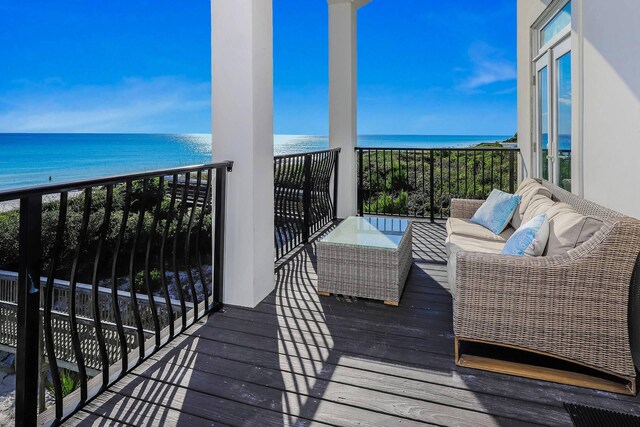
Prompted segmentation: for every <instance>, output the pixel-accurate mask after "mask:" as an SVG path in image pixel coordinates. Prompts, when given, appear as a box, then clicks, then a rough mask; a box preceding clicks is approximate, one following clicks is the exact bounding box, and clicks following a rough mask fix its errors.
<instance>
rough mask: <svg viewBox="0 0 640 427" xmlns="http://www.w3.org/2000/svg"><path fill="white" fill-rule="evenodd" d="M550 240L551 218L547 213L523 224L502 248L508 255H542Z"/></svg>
mask: <svg viewBox="0 0 640 427" xmlns="http://www.w3.org/2000/svg"><path fill="white" fill-rule="evenodd" d="M548 240H549V219H548V218H547V214H542V215H538V216H537V217H535V218H533V219H532V220H531V221H528V222H527V223H525V224H522V225H521V226H520V228H518V229H517V230H516V232H515V233H513V235H511V237H509V240H507V243H506V244H505V245H504V248H503V249H502V253H503V254H506V255H517V256H523V255H525V254H526V255H531V256H540V255H542V253H543V252H544V248H545V247H546V246H547V241H548Z"/></svg>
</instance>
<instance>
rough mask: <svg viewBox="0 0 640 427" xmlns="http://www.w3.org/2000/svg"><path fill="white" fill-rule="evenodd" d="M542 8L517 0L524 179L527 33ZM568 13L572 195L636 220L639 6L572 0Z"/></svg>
mask: <svg viewBox="0 0 640 427" xmlns="http://www.w3.org/2000/svg"><path fill="white" fill-rule="evenodd" d="M549 3H550V1H548V0H544V1H543V0H518V134H519V139H520V141H519V144H520V148H521V150H522V154H523V158H524V159H525V164H526V168H525V169H528V170H527V172H528V173H529V174H531V172H532V165H533V157H532V149H531V135H532V128H531V122H532V111H531V105H532V93H531V57H532V55H531V31H530V28H531V25H532V24H533V23H534V21H535V20H536V19H537V18H538V17H539V16H540V14H541V13H542V12H543V11H544V10H545V8H546V7H547V5H548V4H549ZM572 15H573V16H572V46H573V55H572V68H573V70H572V77H573V89H572V95H573V137H574V140H575V142H576V143H577V144H575V145H574V153H573V154H574V161H573V163H572V167H573V169H574V172H573V181H574V186H573V189H574V192H576V193H578V194H582V195H583V196H584V197H586V198H587V199H589V200H593V201H595V202H597V203H600V204H602V205H605V206H607V207H610V208H612V209H616V210H618V211H620V212H622V213H625V214H628V215H632V216H635V217H640V175H639V174H638V173H637V171H638V169H639V166H638V165H640V55H638V54H637V52H638V46H639V43H640V7H639V5H638V2H637V0H610V1H606V2H605V1H591V0H573V1H572Z"/></svg>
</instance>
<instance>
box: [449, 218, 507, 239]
mask: <svg viewBox="0 0 640 427" xmlns="http://www.w3.org/2000/svg"><path fill="white" fill-rule="evenodd" d="M514 232H515V229H514V228H513V227H511V226H507V228H505V230H504V231H503V232H502V233H500V234H493V232H492V231H491V230H489V229H487V228H485V227H483V226H481V225H479V224H476V223H474V222H471V221H469V220H468V219H460V218H449V219H448V220H447V236H450V235H452V234H457V235H459V236H468V237H475V238H477V239H482V240H489V241H496V242H506V241H507V240H509V237H511V235H512V234H513V233H514Z"/></svg>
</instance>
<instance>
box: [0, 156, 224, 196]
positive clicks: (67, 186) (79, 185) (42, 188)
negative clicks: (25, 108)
mask: <svg viewBox="0 0 640 427" xmlns="http://www.w3.org/2000/svg"><path fill="white" fill-rule="evenodd" d="M232 167H233V161H230V160H225V161H222V162H216V163H208V164H203V165H191V166H181V167H178V168H171V169H160V170H155V171H149V172H136V173H131V174H122V175H114V176H107V177H101V178H91V179H86V180H81V181H71V182H66V183H61V184H46V185H36V186H32V187H22V188H15V189H10V190H3V191H0V202H6V201H8V200H16V199H21V198H24V197H33V196H45V195H48V194H55V193H61V192H64V191H72V190H84V189H86V188H89V187H96V186H102V185H111V184H117V183H120V182H126V181H133V180H140V179H147V178H156V177H161V176H165V175H175V174H180V173H185V172H193V171H199V170H200V171H201V170H206V169H222V168H226V169H228V170H231V168H232Z"/></svg>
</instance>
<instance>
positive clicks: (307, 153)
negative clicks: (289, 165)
mask: <svg viewBox="0 0 640 427" xmlns="http://www.w3.org/2000/svg"><path fill="white" fill-rule="evenodd" d="M340 150H341V148H331V149H329V150H318V151H302V152H300V153H293V154H281V155H279V156H273V159H274V160H279V159H290V158H292V157H301V156H307V155H309V154H322V153H331V152H337V153H339V152H340Z"/></svg>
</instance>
